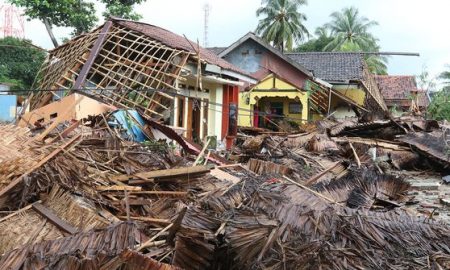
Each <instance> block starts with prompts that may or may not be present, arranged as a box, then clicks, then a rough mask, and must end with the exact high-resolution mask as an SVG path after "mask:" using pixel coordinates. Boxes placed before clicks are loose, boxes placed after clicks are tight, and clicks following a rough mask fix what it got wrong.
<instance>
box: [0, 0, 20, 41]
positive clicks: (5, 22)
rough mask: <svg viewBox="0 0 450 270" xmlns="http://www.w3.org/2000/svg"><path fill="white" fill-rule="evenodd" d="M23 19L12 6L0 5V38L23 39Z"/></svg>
mask: <svg viewBox="0 0 450 270" xmlns="http://www.w3.org/2000/svg"><path fill="white" fill-rule="evenodd" d="M24 21H25V20H24V18H23V17H22V15H21V14H20V11H19V10H18V9H17V8H16V7H15V6H13V5H0V36H2V37H3V38H5V37H16V38H24V37H25V26H24Z"/></svg>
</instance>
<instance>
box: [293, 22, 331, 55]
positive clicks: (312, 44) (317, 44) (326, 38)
mask: <svg viewBox="0 0 450 270" xmlns="http://www.w3.org/2000/svg"><path fill="white" fill-rule="evenodd" d="M314 34H315V36H316V38H313V39H310V40H308V41H307V42H305V43H303V44H301V45H300V46H298V47H297V48H295V49H294V51H296V52H321V51H323V49H324V48H325V46H327V44H328V43H330V42H331V41H332V40H333V37H332V36H331V35H330V33H329V32H328V29H326V28H324V27H318V28H317V29H316V31H315V32H314Z"/></svg>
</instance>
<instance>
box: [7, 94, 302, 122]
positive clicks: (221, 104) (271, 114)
mask: <svg viewBox="0 0 450 270" xmlns="http://www.w3.org/2000/svg"><path fill="white" fill-rule="evenodd" d="M114 90H117V89H105V88H89V89H86V88H82V89H61V90H55V89H27V90H17V91H13V92H33V93H36V92H38V93H39V92H58V91H67V92H70V91H74V92H75V93H79V94H81V95H85V96H87V97H90V98H94V99H98V98H99V97H98V96H95V95H91V94H89V93H88V92H95V91H105V92H107V91H114ZM130 91H136V92H147V93H150V94H152V93H154V92H164V93H166V94H168V95H171V96H173V97H187V98H192V99H199V100H200V102H201V103H202V102H205V103H207V104H211V105H214V106H219V107H224V105H223V103H217V102H213V101H210V100H208V99H204V98H201V97H199V96H197V95H190V94H189V95H185V94H182V93H177V92H176V90H174V89H158V90H157V89H151V88H146V89H145V88H141V89H133V90H130ZM5 92H7V93H10V92H11V91H7V90H0V93H5ZM189 93H190V92H189ZM302 106H303V104H302ZM210 109H211V110H215V109H213V108H210V107H209V106H208V110H210ZM215 111H217V112H220V113H223V111H219V110H215ZM239 111H244V112H248V113H249V114H242V113H239ZM255 114H258V116H263V117H276V118H282V119H286V120H292V121H299V120H300V121H308V120H307V119H303V118H294V117H288V116H286V115H279V114H273V113H267V112H264V111H260V110H249V109H246V108H239V107H238V111H237V115H240V116H248V117H252V116H254V115H255Z"/></svg>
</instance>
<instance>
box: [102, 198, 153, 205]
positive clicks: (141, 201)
mask: <svg viewBox="0 0 450 270" xmlns="http://www.w3.org/2000/svg"><path fill="white" fill-rule="evenodd" d="M111 203H112V204H114V205H123V203H124V202H123V201H118V200H116V201H113V202H111ZM128 203H129V205H150V204H153V203H154V201H153V200H150V199H128Z"/></svg>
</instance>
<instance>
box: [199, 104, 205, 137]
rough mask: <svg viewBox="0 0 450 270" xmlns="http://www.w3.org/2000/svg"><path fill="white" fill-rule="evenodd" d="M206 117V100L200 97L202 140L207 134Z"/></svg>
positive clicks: (200, 135)
mask: <svg viewBox="0 0 450 270" xmlns="http://www.w3.org/2000/svg"><path fill="white" fill-rule="evenodd" d="M204 119H205V102H204V100H203V98H202V99H200V134H199V138H200V140H203V137H204V135H205V124H204V123H203V120H204Z"/></svg>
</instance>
